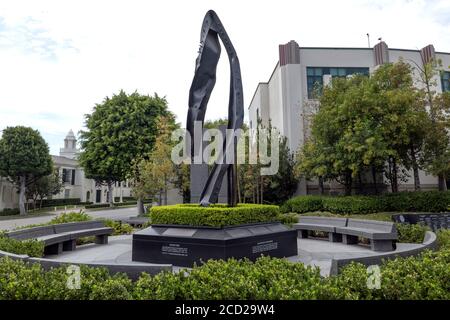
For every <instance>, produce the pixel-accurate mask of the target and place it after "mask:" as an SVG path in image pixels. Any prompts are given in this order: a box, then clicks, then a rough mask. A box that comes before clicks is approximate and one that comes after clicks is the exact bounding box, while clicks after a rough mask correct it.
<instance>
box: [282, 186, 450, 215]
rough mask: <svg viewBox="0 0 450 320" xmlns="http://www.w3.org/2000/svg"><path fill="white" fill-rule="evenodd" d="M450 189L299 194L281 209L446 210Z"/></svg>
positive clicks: (357, 211)
mask: <svg viewBox="0 0 450 320" xmlns="http://www.w3.org/2000/svg"><path fill="white" fill-rule="evenodd" d="M449 205H450V192H442V191H423V192H399V193H389V194H384V195H380V196H336V197H331V196H299V197H295V198H292V199H289V200H288V201H286V202H285V203H284V204H283V206H282V207H281V210H282V212H296V213H305V212H314V211H329V212H332V213H337V214H367V213H376V212H444V211H447V210H448V206H449Z"/></svg>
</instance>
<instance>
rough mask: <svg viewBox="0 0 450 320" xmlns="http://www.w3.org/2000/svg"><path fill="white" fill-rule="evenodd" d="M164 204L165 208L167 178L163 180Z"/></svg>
mask: <svg viewBox="0 0 450 320" xmlns="http://www.w3.org/2000/svg"><path fill="white" fill-rule="evenodd" d="M164 204H165V205H166V206H167V178H164Z"/></svg>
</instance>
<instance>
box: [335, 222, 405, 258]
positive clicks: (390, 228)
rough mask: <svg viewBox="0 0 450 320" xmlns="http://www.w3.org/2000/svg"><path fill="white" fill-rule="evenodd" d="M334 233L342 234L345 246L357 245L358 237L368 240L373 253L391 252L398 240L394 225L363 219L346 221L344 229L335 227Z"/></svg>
mask: <svg viewBox="0 0 450 320" xmlns="http://www.w3.org/2000/svg"><path fill="white" fill-rule="evenodd" d="M336 233H339V234H342V242H343V243H345V244H357V243H358V237H362V238H367V239H369V240H370V248H371V249H372V250H373V251H392V250H394V249H395V242H396V240H397V238H398V235H397V228H396V227H395V225H394V223H392V222H386V221H374V220H363V219H348V220H347V225H346V226H345V227H337V228H336Z"/></svg>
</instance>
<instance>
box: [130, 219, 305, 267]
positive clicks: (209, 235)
mask: <svg viewBox="0 0 450 320" xmlns="http://www.w3.org/2000/svg"><path fill="white" fill-rule="evenodd" d="M261 255H268V256H272V257H279V258H282V257H289V256H294V255H297V231H296V230H292V229H289V228H288V227H286V226H285V225H283V224H281V223H259V224H251V225H240V226H230V227H223V228H214V227H191V226H182V225H153V226H151V227H149V228H146V229H144V230H141V231H139V232H136V233H135V234H133V250H132V260H133V261H140V262H151V263H166V264H167V263H169V264H173V265H175V266H183V267H192V266H193V264H194V263H197V264H200V263H201V262H202V261H203V262H206V261H207V260H209V259H224V260H226V259H228V258H236V259H242V258H248V259H250V260H252V261H254V260H256V258H258V257H260V256H261Z"/></svg>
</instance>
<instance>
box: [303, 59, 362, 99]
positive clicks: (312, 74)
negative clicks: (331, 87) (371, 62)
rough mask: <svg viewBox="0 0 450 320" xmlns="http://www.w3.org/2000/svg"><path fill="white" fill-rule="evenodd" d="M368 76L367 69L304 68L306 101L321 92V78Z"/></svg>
mask: <svg viewBox="0 0 450 320" xmlns="http://www.w3.org/2000/svg"><path fill="white" fill-rule="evenodd" d="M357 73H359V74H363V75H367V76H368V75H369V68H353V67H349V68H342V67H336V68H335V67H306V84H307V88H308V99H313V98H314V97H317V96H318V95H320V93H321V92H322V87H323V76H324V75H326V74H329V75H331V76H332V77H347V76H349V75H352V74H357Z"/></svg>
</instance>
